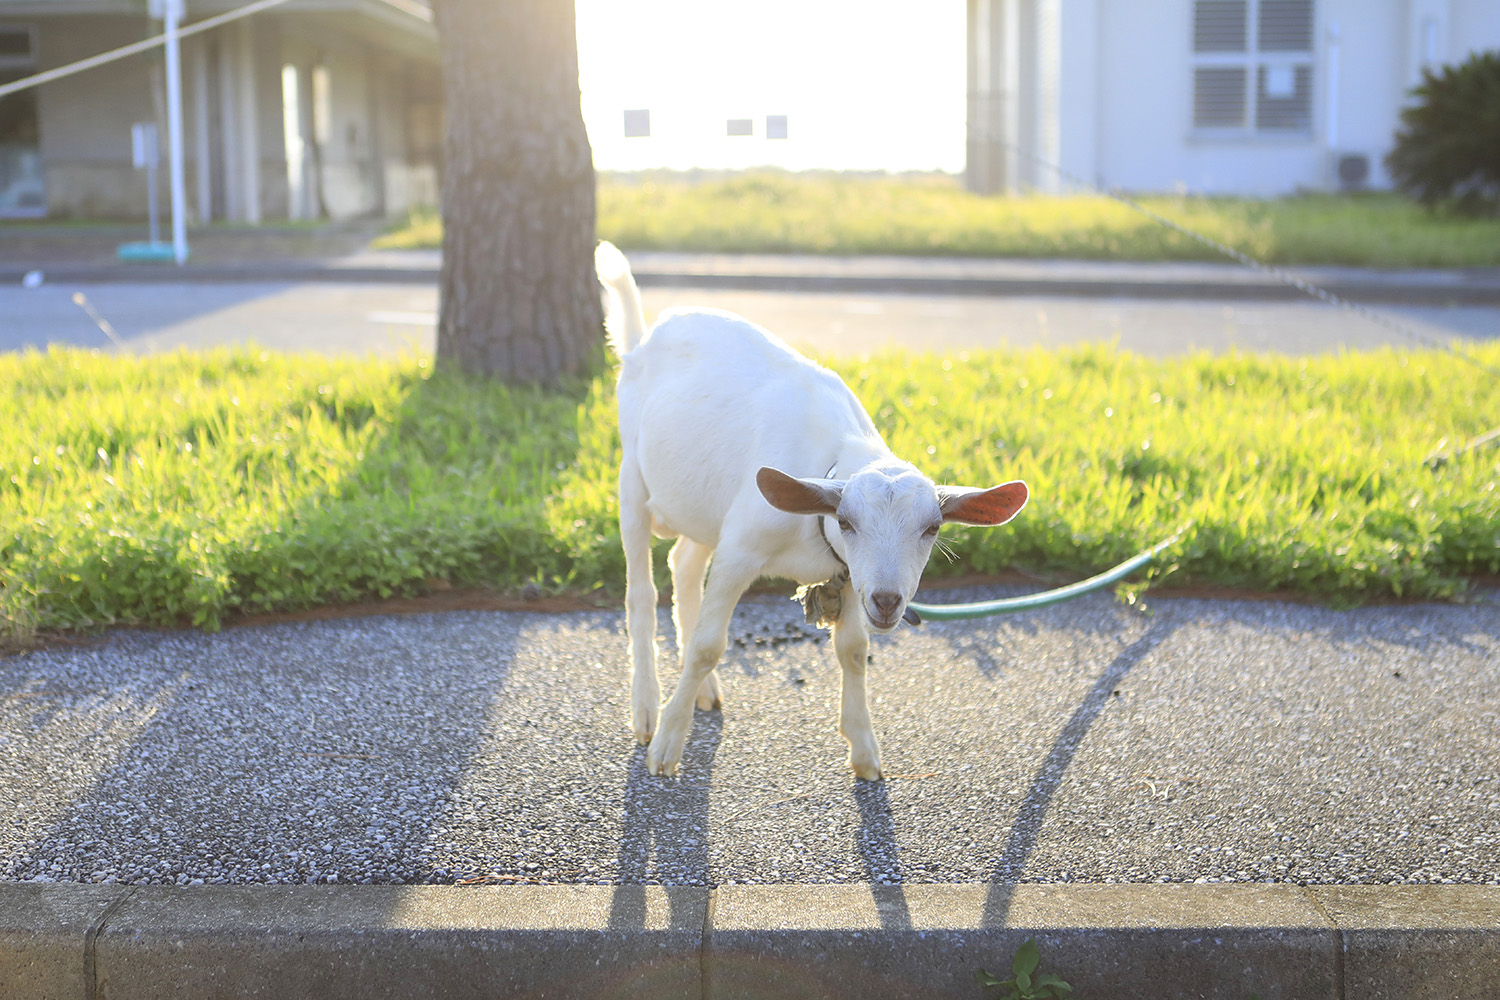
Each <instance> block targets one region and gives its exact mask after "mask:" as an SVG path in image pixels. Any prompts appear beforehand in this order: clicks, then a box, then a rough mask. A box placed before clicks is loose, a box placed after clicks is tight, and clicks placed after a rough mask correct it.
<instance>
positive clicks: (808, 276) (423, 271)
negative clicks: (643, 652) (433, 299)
mask: <svg viewBox="0 0 1500 1000" xmlns="http://www.w3.org/2000/svg"><path fill="white" fill-rule="evenodd" d="M43 271H44V273H45V275H46V280H47V281H48V282H49V283H51V284H75V283H76V284H90V285H92V284H109V283H114V282H131V283H141V282H166V283H179V282H214V283H237V282H273V283H282V282H305V281H327V282H349V283H355V284H360V283H372V282H374V283H382V284H432V283H435V282H436V281H437V280H438V276H439V272H438V269H437V268H436V267H420V266H418V267H412V266H390V267H383V266H361V265H348V266H343V265H332V266H330V265H326V264H323V263H321V262H315V261H314V262H307V263H301V264H299V263H296V262H290V263H284V264H263V265H255V264H251V265H243V266H236V265H211V264H205V265H194V266H189V267H182V268H177V267H162V266H141V265H136V266H131V265H120V266H112V265H105V266H90V265H67V266H61V267H52V268H44V269H43ZM25 273H26V271H25V269H17V268H0V285H9V284H16V283H19V282H20V281H21V280H22V279H23V277H24V275H25ZM635 277H636V281H637V282H638V283H639V284H640V285H641V287H642V288H652V287H655V288H663V287H668V288H682V289H717V290H728V291H767V292H818V293H827V294H871V293H877V294H906V295H940V296H948V295H969V296H993V297H1007V296H1070V297H1078V298H1121V299H1151V300H1163V301H1165V300H1174V299H1175V300H1181V299H1209V300H1226V301H1253V302H1302V301H1309V299H1308V296H1307V295H1306V293H1304V292H1301V291H1299V290H1297V289H1296V288H1293V287H1292V286H1290V285H1287V284H1284V283H1282V282H1280V281H1276V280H1274V279H1271V278H1264V277H1260V276H1254V275H1249V274H1247V275H1245V276H1244V277H1235V278H1233V279H1230V278H1224V279H1215V278H1208V277H1197V276H1194V277H1182V278H1176V277H1165V278H1151V279H1143V278H1140V277H1118V278H1112V277H1108V276H1104V275H1093V274H1090V275H1081V276H1079V275H1074V276H1069V275H1066V274H1059V275H1057V276H1055V277H1021V276H1016V277H984V276H974V275H969V276H960V275H941V274H927V275H924V274H906V275H887V274H840V273H816V272H809V273H801V272H787V273H758V272H749V271H747V272H744V273H740V272H732V271H727V272H712V273H710V272H703V271H694V270H689V269H681V270H671V269H653V268H650V267H649V266H642V267H641V268H640V269H638V270H637V271H636V272H635ZM1321 284H1322V287H1324V288H1325V289H1327V290H1328V291H1330V292H1332V293H1333V294H1335V295H1338V296H1340V297H1342V298H1345V299H1348V300H1350V301H1351V302H1358V303H1371V304H1374V303H1382V304H1387V305H1392V304H1405V305H1432V306H1449V305H1472V306H1485V305H1500V281H1475V282H1407V281H1401V280H1399V279H1395V278H1391V277H1389V276H1386V277H1374V278H1367V279H1364V280H1351V279H1349V278H1331V279H1325V280H1323V281H1322V282H1321Z"/></svg>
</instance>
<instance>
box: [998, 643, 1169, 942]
mask: <svg viewBox="0 0 1500 1000" xmlns="http://www.w3.org/2000/svg"><path fill="white" fill-rule="evenodd" d="M1176 630H1177V626H1176V625H1175V624H1160V623H1159V624H1156V625H1153V626H1152V627H1151V628H1149V629H1147V630H1146V633H1145V634H1144V635H1142V636H1141V637H1140V638H1139V639H1136V640H1135V641H1134V642H1132V643H1131V644H1130V645H1129V646H1126V647H1125V648H1124V649H1122V650H1121V651H1120V654H1119V655H1118V656H1116V657H1115V659H1114V660H1113V661H1112V662H1111V663H1110V664H1109V666H1107V667H1106V668H1105V669H1104V672H1103V673H1101V674H1100V675H1099V676H1098V678H1097V679H1096V680H1095V681H1094V683H1093V685H1092V686H1091V687H1090V688H1089V690H1088V693H1087V694H1085V695H1084V697H1083V700H1082V702H1080V703H1079V705H1078V707H1077V708H1076V709H1075V710H1074V711H1073V715H1072V716H1071V717H1070V718H1069V719H1068V721H1067V722H1066V723H1065V724H1064V725H1063V727H1062V729H1061V730H1059V731H1058V734H1057V738H1056V739H1055V740H1054V741H1053V743H1052V749H1051V750H1050V751H1048V753H1047V756H1046V758H1045V759H1044V760H1043V761H1042V764H1041V766H1040V767H1039V768H1037V772H1036V776H1035V777H1034V778H1032V781H1031V788H1030V789H1029V790H1028V791H1027V793H1026V798H1025V799H1023V800H1022V802H1021V805H1020V808H1019V809H1017V810H1016V818H1015V821H1014V822H1013V823H1012V824H1011V828H1010V837H1009V838H1008V839H1007V841H1006V844H1005V849H1004V850H1003V851H1002V852H1001V854H1000V859H999V860H998V861H997V862H996V864H995V869H994V871H993V873H992V874H991V876H990V880H989V881H990V888H989V892H988V893H987V894H986V896H985V901H984V917H983V924H984V925H985V926H990V927H1000V926H1004V925H1005V921H1006V919H1007V918H1008V917H1009V915H1010V904H1011V899H1012V897H1013V895H1014V894H1015V885H1016V882H1017V881H1018V880H1019V879H1020V877H1021V875H1022V874H1023V873H1024V872H1025V870H1026V865H1027V863H1028V862H1029V861H1030V860H1031V856H1032V854H1034V853H1035V852H1036V846H1037V841H1038V840H1040V839H1041V833H1042V826H1043V825H1044V824H1045V823H1046V821H1047V811H1048V810H1049V809H1050V808H1051V806H1052V800H1053V798H1054V797H1055V796H1056V795H1057V790H1058V788H1059V787H1061V785H1062V781H1063V777H1064V776H1065V775H1066V774H1067V772H1068V768H1070V767H1071V766H1072V764H1073V758H1074V757H1075V756H1077V754H1078V748H1079V747H1080V746H1081V745H1082V744H1083V740H1084V738H1085V737H1086V736H1087V735H1088V732H1089V730H1090V729H1091V728H1092V727H1093V725H1094V722H1095V721H1096V720H1097V719H1098V718H1099V716H1100V715H1101V714H1102V713H1103V712H1104V709H1105V707H1106V706H1107V705H1108V704H1109V702H1110V696H1111V694H1112V693H1113V692H1114V691H1115V689H1116V688H1118V687H1119V686H1120V684H1121V683H1123V682H1124V680H1125V677H1126V675H1127V674H1129V673H1130V671H1131V670H1132V669H1134V667H1135V666H1136V664H1138V663H1140V662H1141V661H1142V660H1143V659H1145V658H1146V657H1147V656H1148V655H1150V653H1151V652H1152V650H1154V649H1156V647H1157V646H1159V645H1161V644H1162V643H1163V642H1165V641H1166V640H1167V638H1168V637H1169V636H1171V635H1172V633H1173V632H1175V631H1176Z"/></svg>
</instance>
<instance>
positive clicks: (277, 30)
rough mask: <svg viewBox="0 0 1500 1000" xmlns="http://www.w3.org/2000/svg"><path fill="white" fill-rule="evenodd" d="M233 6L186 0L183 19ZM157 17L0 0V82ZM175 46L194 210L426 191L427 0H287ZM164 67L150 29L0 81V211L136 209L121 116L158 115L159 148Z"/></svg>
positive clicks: (242, 213) (100, 6)
mask: <svg viewBox="0 0 1500 1000" xmlns="http://www.w3.org/2000/svg"><path fill="white" fill-rule="evenodd" d="M243 6H244V3H243V0H187V2H186V8H187V11H186V17H185V19H184V20H183V22H182V26H183V28H184V29H188V28H190V27H191V26H192V25H193V24H194V23H195V22H197V21H202V20H205V19H207V18H210V17H213V16H215V15H220V14H223V13H225V12H226V11H231V10H234V9H236V8H240V7H243ZM160 33H161V22H160V21H159V20H154V19H152V17H151V16H150V14H149V13H148V8H147V4H146V2H144V0H0V83H4V82H10V81H14V80H17V79H20V78H22V77H25V76H29V75H32V74H34V73H37V72H42V71H46V70H50V69H54V68H57V67H61V66H66V65H68V64H71V63H74V62H77V61H79V60H82V59H85V58H88V57H92V56H95V55H98V54H100V53H103V52H106V51H109V50H113V49H115V48H118V47H120V46H123V45H128V44H130V43H133V42H137V41H140V40H142V39H145V38H149V37H151V36H154V35H159V34H160ZM181 49H182V90H183V118H184V144H185V150H184V166H185V174H186V187H187V201H188V208H189V214H190V216H191V218H192V220H193V221H194V222H197V223H203V222H207V221H214V220H226V221H233V222H248V223H258V222H261V221H263V220H271V219H309V218H332V219H342V218H352V217H358V216H385V215H390V214H393V213H397V212H400V211H402V210H404V209H406V208H408V207H412V206H417V205H435V204H436V203H437V198H438V177H439V162H438V161H439V156H440V150H441V141H442V81H441V75H440V69H439V57H438V45H437V34H436V31H435V30H434V28H433V24H432V13H431V10H430V8H429V7H428V5H427V3H426V2H425V0H288V2H286V3H284V4H281V5H279V6H276V7H272V8H270V9H267V10H263V11H261V12H259V13H255V14H251V15H249V16H246V17H242V18H238V19H235V20H233V21H231V22H229V23H225V24H223V25H220V26H218V27H214V28H212V29H210V30H207V31H204V32H202V33H200V34H196V35H192V36H190V37H186V38H184V39H183V40H182V43H181ZM163 66H164V59H163V53H162V49H161V47H160V46H158V47H156V48H153V49H151V50H149V51H147V52H145V53H142V54H138V55H131V56H126V57H124V58H122V59H119V60H116V61H113V62H110V63H108V64H106V65H102V66H98V67H96V68H92V69H87V70H84V71H82V72H79V73H77V74H74V75H71V76H67V77H64V78H62V79H58V80H54V81H52V82H50V83H44V84H41V85H39V86H37V87H34V88H31V89H28V90H24V91H20V92H18V93H14V94H11V95H9V96H7V97H4V98H0V218H26V217H31V218H90V219H101V218H138V217H141V216H143V215H144V214H145V213H146V208H147V189H146V174H145V172H144V171H142V170H138V169H136V168H135V166H134V165H133V162H132V149H131V127H132V125H133V124H135V123H138V122H154V123H157V126H158V128H157V133H158V135H159V136H160V141H161V143H162V162H163V164H165V162H166V149H165V143H166V135H167V128H166V96H165V94H166V88H165V72H164V69H163ZM161 173H162V175H163V179H161V180H159V183H160V184H161V185H162V186H163V190H165V180H164V176H165V170H163V171H161Z"/></svg>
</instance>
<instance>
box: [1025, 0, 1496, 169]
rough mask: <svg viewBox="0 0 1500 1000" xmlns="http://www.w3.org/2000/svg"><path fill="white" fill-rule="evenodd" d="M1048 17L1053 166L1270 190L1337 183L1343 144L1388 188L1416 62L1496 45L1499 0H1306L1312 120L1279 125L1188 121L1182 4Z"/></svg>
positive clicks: (1100, 5)
mask: <svg viewBox="0 0 1500 1000" xmlns="http://www.w3.org/2000/svg"><path fill="white" fill-rule="evenodd" d="M1059 24H1060V26H1061V27H1060V32H1059V35H1060V42H1059V45H1060V51H1059V53H1058V60H1057V65H1058V67H1059V69H1058V74H1059V79H1058V94H1059V95H1060V98H1059V100H1058V108H1059V112H1058V113H1059V114H1060V116H1061V120H1060V123H1059V127H1058V130H1057V135H1058V139H1057V155H1058V160H1059V162H1060V163H1061V165H1062V166H1063V167H1065V168H1066V169H1068V170H1069V171H1070V172H1072V173H1075V174H1078V175H1080V176H1082V177H1084V178H1086V179H1089V180H1091V181H1093V182H1094V183H1096V184H1098V185H1099V186H1101V187H1105V188H1119V189H1123V190H1126V191H1172V190H1180V191H1185V192H1190V193H1195V194H1232V195H1245V196H1271V195H1281V194H1289V193H1293V192H1295V191H1298V190H1307V189H1313V190H1317V189H1330V188H1332V187H1335V186H1336V184H1337V178H1336V173H1335V171H1334V165H1335V162H1336V156H1337V155H1338V154H1341V153H1353V154H1360V155H1364V156H1365V157H1367V159H1368V162H1369V167H1370V173H1369V184H1370V185H1372V186H1376V187H1386V186H1389V184H1390V178H1389V176H1388V175H1387V174H1386V172H1385V169H1384V166H1383V162H1382V161H1383V159H1384V157H1385V155H1386V154H1387V153H1388V152H1389V151H1390V148H1391V144H1392V141H1393V137H1394V135H1395V131H1396V128H1397V126H1398V124H1399V121H1398V115H1399V112H1400V109H1401V108H1402V107H1403V106H1404V105H1405V104H1406V103H1407V101H1408V100H1409V90H1410V88H1411V86H1413V85H1414V84H1415V83H1416V82H1417V80H1419V79H1420V74H1421V68H1422V66H1423V65H1424V64H1431V63H1432V62H1433V61H1435V62H1436V63H1444V62H1457V61H1461V60H1462V59H1464V58H1467V57H1468V56H1469V55H1470V54H1471V53H1473V52H1475V51H1479V50H1484V49H1492V48H1497V47H1500V0H1315V3H1314V34H1313V39H1314V41H1313V60H1314V63H1313V90H1312V128H1311V129H1310V130H1309V131H1308V132H1306V133H1299V134H1290V135H1275V134H1271V135H1266V134H1262V135H1253V134H1245V135H1232V136H1231V135H1223V134H1218V135H1216V134H1213V133H1211V132H1207V131H1197V130H1195V129H1194V128H1193V106H1192V100H1193V51H1192V30H1193V3H1192V0H1134V2H1116V0H1109V2H1104V0H1062V9H1061V11H1060V13H1059ZM1335 28H1336V29H1337V33H1338V43H1337V44H1338V46H1339V60H1338V67H1339V68H1338V79H1337V81H1333V80H1331V79H1330V77H1329V59H1328V53H1329V46H1330V44H1331V38H1332V32H1333V31H1334V29H1335ZM1335 83H1336V88H1335ZM1043 94H1044V91H1039V92H1037V93H1036V94H1033V95H1027V100H1028V101H1036V102H1042V101H1043V100H1044V97H1043ZM1335 126H1336V129H1337V132H1336V134H1331V133H1330V129H1331V127H1335ZM1038 152H1039V153H1041V152H1044V151H1042V150H1039V151H1038Z"/></svg>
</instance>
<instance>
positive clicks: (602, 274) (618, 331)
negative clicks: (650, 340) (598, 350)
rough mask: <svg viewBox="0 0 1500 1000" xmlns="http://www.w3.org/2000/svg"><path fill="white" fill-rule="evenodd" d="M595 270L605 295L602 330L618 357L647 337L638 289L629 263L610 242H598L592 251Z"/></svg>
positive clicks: (637, 345)
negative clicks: (606, 295) (596, 247)
mask: <svg viewBox="0 0 1500 1000" xmlns="http://www.w3.org/2000/svg"><path fill="white" fill-rule="evenodd" d="M594 270H595V272H597V273H598V275H599V281H600V282H601V283H602V284H603V285H604V289H605V291H606V292H607V293H608V297H607V300H606V303H605V307H604V330H605V332H606V333H607V334H609V346H610V347H611V348H612V349H613V350H614V352H615V353H616V354H618V355H619V356H620V357H622V358H623V357H624V356H625V355H626V353H628V352H629V351H632V350H634V349H635V348H637V347H639V346H640V344H641V341H643V340H645V339H646V332H647V331H646V316H645V314H644V313H643V312H642V311H641V293H640V290H639V289H638V288H636V287H635V276H634V275H632V274H631V273H630V263H629V261H627V260H626V259H625V255H624V254H622V253H621V252H620V251H619V250H618V249H616V247H615V245H614V244H613V243H600V244H599V248H598V249H597V250H595V251H594Z"/></svg>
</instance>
